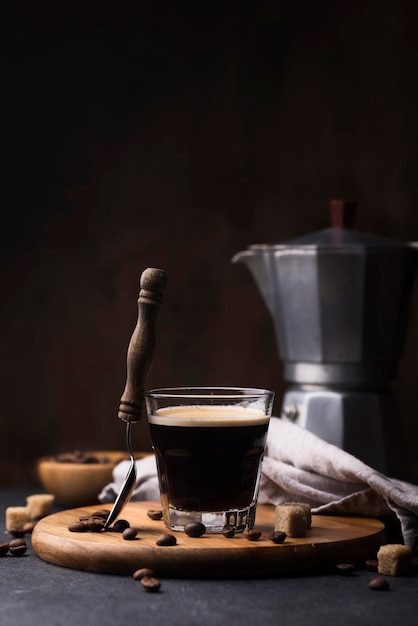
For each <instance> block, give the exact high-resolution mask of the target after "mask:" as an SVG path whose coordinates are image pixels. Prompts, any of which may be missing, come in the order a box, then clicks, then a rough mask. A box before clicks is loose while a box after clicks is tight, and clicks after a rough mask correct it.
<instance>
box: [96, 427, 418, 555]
mask: <svg viewBox="0 0 418 626" xmlns="http://www.w3.org/2000/svg"><path fill="white" fill-rule="evenodd" d="M128 466H129V462H128V461H122V462H121V463H120V464H119V465H118V466H117V467H116V468H115V470H114V473H113V480H114V482H113V483H111V484H110V485H107V486H106V487H105V488H104V489H103V491H102V492H101V494H100V495H99V499H100V501H101V502H112V501H113V500H114V499H115V497H116V495H117V493H118V492H119V489H120V487H121V485H122V483H123V481H124V479H125V475H126V472H127V469H128ZM159 497H160V496H159V488H158V479H157V469H156V464H155V460H154V457H153V456H150V457H146V458H144V459H141V460H140V461H137V483H136V487H135V490H134V492H133V495H132V500H159ZM288 501H301V502H308V503H309V504H310V505H311V506H312V511H313V512H314V513H323V514H326V515H366V516H370V517H377V518H380V519H382V520H383V521H384V522H385V523H386V525H387V529H388V531H389V533H392V538H391V540H403V541H404V542H405V544H406V545H408V546H409V547H410V548H412V549H417V548H418V486H417V485H412V484H410V483H407V482H404V481H400V480H397V479H394V478H388V477H386V476H384V475H383V474H381V473H380V472H377V471H376V470H374V469H372V468H371V467H369V466H368V465H365V464H364V463H363V462H362V461H360V460H359V459H357V458H356V457H354V456H352V455H351V454H348V453H347V452H345V451H344V450H341V449H340V448H338V447H336V446H333V445H331V444H329V443H327V442H325V441H323V440H322V439H320V438H319V437H317V436H316V435H314V434H313V433H311V432H310V431H308V430H305V429H303V428H301V427H299V426H297V425H295V424H292V423H291V422H287V421H285V420H282V419H280V418H276V417H273V418H272V419H271V420H270V426H269V433H268V438H267V447H266V454H265V456H264V461H263V471H262V476H261V483H260V493H259V502H260V503H262V504H273V505H277V504H281V503H283V502H288ZM398 532H400V533H401V535H399V536H398Z"/></svg>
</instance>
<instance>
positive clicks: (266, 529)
mask: <svg viewBox="0 0 418 626" xmlns="http://www.w3.org/2000/svg"><path fill="white" fill-rule="evenodd" d="M96 508H97V506H95V507H92V506H90V507H85V508H79V509H70V510H66V511H61V512H59V513H55V514H53V515H50V516H48V517H45V518H44V519H42V520H40V521H39V522H38V524H37V525H36V528H35V530H34V532H33V535H32V546H33V548H34V550H35V552H36V554H37V555H38V556H39V557H40V558H41V559H43V560H45V561H48V562H49V563H53V564H54V565H60V566H63V567H68V568H73V569H78V570H83V571H90V572H101V573H108V574H122V575H128V576H129V575H132V573H133V572H134V571H135V570H136V569H138V568H140V567H150V568H152V569H154V571H155V572H156V574H157V575H158V576H160V577H174V578H259V577H276V576H277V577H278V576H285V575H295V574H307V573H310V572H315V571H322V570H324V569H326V568H327V567H331V566H332V565H335V564H337V563H340V562H350V563H362V562H364V560H365V559H367V558H370V557H372V556H374V555H375V554H376V551H377V549H378V547H379V545H381V543H383V542H384V525H383V523H382V522H380V521H379V520H376V519H372V518H366V517H331V516H325V515H314V516H313V522H312V527H311V529H310V530H309V531H308V535H307V537H306V538H302V539H286V541H285V542H284V543H283V544H274V543H273V542H272V541H271V540H270V539H269V538H268V537H269V535H270V533H271V532H272V529H273V525H274V507H272V506H265V505H259V506H258V509H257V519H256V526H257V528H259V529H260V530H261V531H262V536H261V538H260V540H259V541H257V542H251V541H248V539H246V538H245V536H244V535H242V534H240V535H236V536H235V537H234V538H233V539H226V538H225V537H223V536H222V535H204V536H203V537H200V538H197V539H194V538H191V537H188V536H187V535H185V534H184V533H180V532H177V533H173V534H174V535H175V536H176V538H177V545H175V546H169V547H162V546H157V545H156V543H155V542H156V539H157V537H158V535H160V534H161V533H163V532H167V529H166V528H165V526H164V524H163V522H162V521H152V520H150V519H149V518H148V516H147V511H148V509H155V508H160V503H157V502H131V503H129V504H128V505H127V506H126V507H125V509H124V512H123V517H124V518H125V519H127V520H128V521H129V522H130V524H131V526H135V527H137V528H138V537H137V539H135V540H134V541H126V540H124V539H123V537H122V535H121V534H119V533H114V532H111V531H108V532H104V533H90V532H87V533H72V532H70V531H69V530H68V525H69V524H70V523H71V522H74V521H77V520H78V518H79V517H80V516H82V515H86V514H91V513H93V512H94V511H95V510H96ZM109 509H110V507H109Z"/></svg>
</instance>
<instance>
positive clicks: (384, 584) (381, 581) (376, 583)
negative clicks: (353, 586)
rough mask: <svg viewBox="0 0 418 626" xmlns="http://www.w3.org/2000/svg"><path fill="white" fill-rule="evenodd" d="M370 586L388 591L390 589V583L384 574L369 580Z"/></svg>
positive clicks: (376, 589) (377, 589)
mask: <svg viewBox="0 0 418 626" xmlns="http://www.w3.org/2000/svg"><path fill="white" fill-rule="evenodd" d="M369 588H370V589H374V590H375V591H386V590H387V589H389V583H388V581H387V580H386V578H383V576H378V577H377V578H372V580H371V581H370V582H369Z"/></svg>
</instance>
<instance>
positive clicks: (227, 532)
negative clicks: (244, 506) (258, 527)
mask: <svg viewBox="0 0 418 626" xmlns="http://www.w3.org/2000/svg"><path fill="white" fill-rule="evenodd" d="M222 534H223V536H224V537H226V538H227V539H232V537H233V536H234V535H235V526H230V525H229V524H225V526H224V527H223V528H222Z"/></svg>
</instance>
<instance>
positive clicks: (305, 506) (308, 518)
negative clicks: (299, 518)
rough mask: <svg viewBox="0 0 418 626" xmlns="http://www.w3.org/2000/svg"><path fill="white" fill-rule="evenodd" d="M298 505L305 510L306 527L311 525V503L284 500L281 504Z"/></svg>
mask: <svg viewBox="0 0 418 626" xmlns="http://www.w3.org/2000/svg"><path fill="white" fill-rule="evenodd" d="M285 505H286V506H300V507H302V509H303V510H304V511H305V514H306V521H307V524H308V528H310V527H311V526H312V513H311V505H310V504H308V503H307V502H284V503H283V505H282V506H285Z"/></svg>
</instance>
